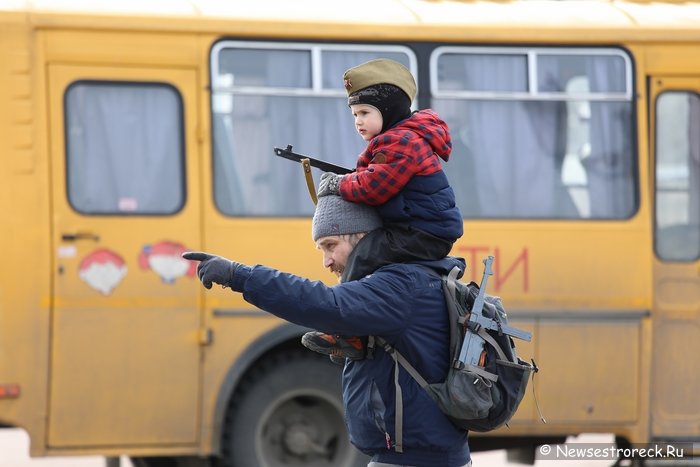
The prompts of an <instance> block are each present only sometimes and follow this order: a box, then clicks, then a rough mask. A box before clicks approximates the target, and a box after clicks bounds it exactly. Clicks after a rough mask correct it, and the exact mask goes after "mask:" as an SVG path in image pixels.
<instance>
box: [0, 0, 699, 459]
mask: <svg viewBox="0 0 700 467" xmlns="http://www.w3.org/2000/svg"><path fill="white" fill-rule="evenodd" d="M377 57H388V58H392V59H395V60H397V61H400V62H402V63H404V64H405V65H406V66H408V67H409V68H410V69H411V70H412V72H413V73H414V74H415V76H416V77H417V81H418V86H419V96H418V99H417V102H416V108H428V107H429V108H433V109H434V110H436V111H437V112H438V113H439V114H440V115H441V116H442V117H443V118H444V119H445V120H446V121H447V122H448V124H449V126H450V130H451V134H452V138H453V143H454V151H453V154H452V158H451V159H450V161H449V162H448V163H446V164H445V165H444V167H445V170H446V171H447V174H448V176H449V178H450V181H451V183H452V185H453V186H454V189H455V193H456V195H457V200H458V205H459V207H460V209H461V211H462V213H463V215H464V224H465V234H464V236H463V237H462V238H461V239H460V240H459V241H458V242H457V243H456V245H455V247H454V250H453V252H454V254H456V255H460V256H463V257H465V258H466V260H467V262H468V268H469V269H468V272H467V274H466V279H475V280H477V281H478V280H479V279H480V277H481V271H482V265H481V260H482V258H483V257H485V256H486V255H494V256H495V257H496V262H495V265H494V270H495V274H494V277H493V278H492V279H491V281H490V282H489V287H490V292H491V293H493V294H496V295H500V296H502V297H503V299H504V302H505V304H506V308H507V309H508V311H509V318H510V321H511V322H512V324H513V325H515V326H517V327H520V328H523V329H526V330H528V331H531V332H532V333H533V341H532V343H531V344H519V347H518V348H519V352H520V354H521V356H522V357H524V358H525V359H527V360H529V359H530V358H534V360H535V361H536V362H537V364H538V365H539V366H540V367H541V371H540V373H539V374H538V375H537V376H536V379H535V385H534V387H533V389H534V390H535V392H536V394H537V400H538V402H539V405H540V407H541V410H542V413H543V415H544V416H545V417H546V418H547V421H548V423H546V424H544V423H542V422H541V421H540V415H539V414H538V411H537V409H536V406H535V399H534V397H533V396H532V394H528V395H527V396H526V398H525V399H524V401H523V403H522V405H521V407H520V410H519V412H518V414H517V415H516V417H515V419H514V420H513V421H512V422H511V423H510V426H509V427H508V428H504V429H503V430H500V431H498V432H496V433H493V434H489V435H486V436H473V437H471V441H470V443H471V445H472V447H473V448H478V447H497V448H521V449H523V450H525V451H521V452H533V451H532V449H534V448H533V447H534V446H537V445H538V444H542V443H545V442H551V441H556V440H561V439H564V437H566V436H567V435H574V434H579V433H584V432H599V433H614V434H615V436H616V437H617V438H618V439H619V440H620V441H621V442H622V441H626V442H634V443H638V442H647V441H653V440H667V441H697V440H698V439H700V392H699V391H697V388H698V387H700V371H698V370H699V369H700V5H697V4H694V3H693V2H668V3H665V2H649V3H647V2H643V1H632V0H630V1H580V2H573V1H572V2H557V1H515V0H514V1H494V2H489V1H473V2H472V1H468V0H464V1H457V0H444V1H429V0H368V1H365V0H356V1H354V2H352V3H349V4H345V3H343V4H340V3H337V2H329V1H322V0H304V1H296V2H287V1H281V0H256V1H254V2H216V1H207V0H189V1H168V2H166V1H159V2H155V1H147V0H145V1H141V2H134V1H129V2H106V1H95V2H80V1H75V0H55V1H46V2H42V1H31V2H30V1H24V0H10V1H9V2H7V1H6V2H2V4H0V109H2V112H0V154H1V155H2V169H1V170H0V195H1V196H0V209H1V212H2V215H3V220H2V224H3V228H2V229H1V230H0V245H1V246H2V251H3V258H2V259H3V261H2V263H3V267H2V268H0V424H1V425H2V426H4V427H21V428H23V429H24V430H26V432H27V433H28V434H29V437H30V439H31V448H30V451H31V452H30V453H31V455H32V456H63V455H71V456H73V455H104V456H110V457H111V456H121V455H126V456H130V457H132V458H133V459H134V462H135V463H137V465H141V466H157V465H199V466H204V465H210V464H211V463H212V462H213V460H215V459H220V460H222V461H223V462H222V464H223V465H227V466H243V467H250V466H254V465H260V466H269V467H277V466H293V465H314V466H323V467H329V466H355V465H364V464H366V462H367V460H366V458H364V457H363V456H362V455H360V454H359V453H358V452H357V451H355V450H354V448H352V446H351V445H350V444H349V442H348V440H347V435H346V433H345V428H344V424H343V414H342V405H341V401H340V393H339V390H340V371H341V369H340V367H338V366H334V365H333V364H331V363H330V362H329V361H328V359H326V358H320V357H319V356H317V355H315V354H313V353H312V352H310V351H307V350H306V349H304V348H302V347H301V345H300V343H299V337H300V336H301V335H302V333H303V332H304V331H305V330H304V329H301V328H299V327H298V326H294V325H291V324H289V323H284V322H282V321H281V320H279V319H277V318H274V317H272V316H270V315H268V314H266V313H264V312H261V311H260V310H257V309H254V308H252V307H251V306H250V305H248V304H246V303H245V302H244V301H243V299H242V298H241V296H240V295H239V294H235V293H231V292H230V290H222V289H212V290H211V291H206V290H205V289H204V288H203V287H201V285H200V283H199V282H198V280H197V279H196V277H195V273H194V270H193V269H192V266H191V265H190V264H188V263H187V262H184V261H183V260H182V259H181V258H180V253H181V252H182V251H184V250H205V251H210V252H215V253H217V254H221V255H224V256H226V257H229V258H232V259H235V260H238V261H241V262H244V263H249V264H257V263H259V264H266V265H270V266H273V267H276V268H279V269H281V270H284V271H289V272H292V273H296V274H300V275H303V276H306V277H311V278H316V279H319V280H323V281H325V282H327V283H329V284H331V283H333V280H334V279H333V277H332V276H331V275H330V274H328V272H327V271H324V270H323V269H322V267H321V258H320V254H319V253H318V252H317V251H315V250H314V247H313V243H312V241H311V239H310V216H311V213H312V212H313V204H312V202H311V200H310V198H309V194H308V192H307V191H306V185H305V182H304V180H303V177H302V174H301V169H300V167H299V166H298V164H294V163H292V162H289V161H285V160H283V159H281V158H278V157H276V156H275V154H274V153H273V147H275V146H281V147H285V146H286V145H288V144H292V145H293V148H294V150H296V151H298V152H301V153H304V154H309V155H313V156H316V157H319V158H321V159H325V160H327V161H330V162H333V163H336V164H338V165H343V166H348V167H352V166H354V164H355V158H356V156H357V154H359V152H360V151H361V150H362V145H363V142H362V140H361V139H360V138H359V137H358V136H357V135H356V134H355V133H354V129H353V125H352V118H351V116H350V113H349V111H348V109H347V106H346V98H345V91H344V89H343V86H342V79H341V77H342V72H343V71H344V70H345V69H347V68H349V67H350V66H354V65H356V64H359V63H361V62H363V61H366V60H368V59H372V58H377ZM314 175H315V177H316V179H318V176H319V173H318V172H315V174H314ZM531 386H532V385H531Z"/></svg>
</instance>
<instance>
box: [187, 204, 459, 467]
mask: <svg viewBox="0 0 700 467" xmlns="http://www.w3.org/2000/svg"><path fill="white" fill-rule="evenodd" d="M379 226H381V220H380V218H379V217H378V215H377V214H376V212H375V211H374V208H371V207H369V206H366V205H362V204H355V203H351V202H347V201H344V200H342V199H341V198H340V197H339V196H324V197H322V198H320V199H319V200H318V205H317V207H316V212H315V214H314V218H313V223H312V237H313V240H314V241H315V242H316V246H317V248H319V249H320V250H321V251H322V252H323V265H324V267H327V268H329V269H330V270H331V271H332V272H334V273H335V274H336V275H337V276H338V277H340V276H341V275H342V273H343V271H344V270H345V268H346V267H347V266H348V265H350V264H351V263H352V261H353V255H352V251H353V248H354V247H355V245H357V243H359V242H361V241H362V240H363V237H364V236H365V235H366V234H367V233H368V232H371V231H373V230H374V229H377V228H378V227H379ZM183 256H184V257H185V258H187V259H191V260H197V261H201V263H200V265H199V266H198V268H197V273H198V276H199V278H200V280H201V281H202V283H203V284H204V286H205V287H206V288H211V286H212V284H213V283H217V284H221V285H223V286H226V287H230V288H231V289H232V290H234V291H236V292H242V293H243V298H244V299H245V300H246V301H248V302H249V303H251V304H253V305H255V306H257V307H259V308H260V309H262V310H265V311H267V312H269V313H272V314H274V315H276V316H278V317H280V318H283V319H285V320H287V321H290V322H292V323H296V324H299V325H302V326H306V327H314V328H315V329H320V330H323V331H324V332H327V333H329V334H347V335H374V336H382V337H383V338H384V339H386V340H387V341H388V342H390V343H391V344H393V345H394V346H395V347H396V348H397V349H399V351H400V352H401V353H402V354H403V355H404V357H405V358H406V359H408V360H409V361H410V362H411V363H412V364H413V366H414V367H415V368H416V369H417V370H418V371H419V372H420V373H421V374H422V375H423V376H424V377H425V379H427V380H428V382H431V383H432V382H439V381H443V380H444V378H445V375H446V374H447V366H448V342H449V339H448V338H447V335H448V329H449V323H448V320H447V311H446V309H445V299H444V296H443V292H442V286H441V283H440V279H439V277H438V276H437V275H435V274H431V272H430V271H429V270H428V269H427V268H426V267H428V268H432V269H434V270H435V271H437V272H438V273H439V274H446V273H447V272H448V271H449V270H450V269H452V268H453V267H454V266H455V265H459V266H460V267H461V268H462V269H464V262H463V260H461V259H457V258H452V257H447V258H445V259H443V260H440V261H433V262H426V263H423V264H422V265H418V264H408V263H401V264H391V265H388V266H383V267H381V268H379V269H377V270H376V271H375V272H374V273H373V274H371V275H368V276H366V277H363V278H361V279H359V280H351V281H347V282H341V283H340V284H338V285H336V286H333V287H327V286H326V285H324V284H323V283H321V282H314V281H311V280H308V279H304V278H302V277H298V276H294V275H291V274H286V273H282V272H280V271H277V270H274V269H271V268H268V267H265V266H260V265H257V266H253V267H250V266H246V265H243V264H240V263H237V262H234V261H230V260H228V259H225V258H221V257H219V256H213V255H209V254H207V253H185V254H184V255H183ZM394 371H395V365H394V360H393V359H392V357H391V356H390V355H389V354H387V353H386V352H385V351H384V350H383V349H382V348H377V349H375V351H374V355H373V357H372V358H366V359H363V360H356V361H350V360H347V361H346V364H345V370H344V372H343V402H344V405H345V413H346V423H347V428H348V432H349V434H350V441H351V442H352V443H353V444H354V445H355V446H356V447H358V448H359V449H360V450H361V451H363V452H365V453H366V454H368V455H371V456H372V462H370V464H369V466H370V467H382V466H391V465H403V466H416V467H461V466H466V465H471V461H470V455H469V447H468V445H467V433H466V432H464V431H461V430H459V429H457V428H455V427H454V425H452V423H451V422H450V421H449V420H448V419H447V417H445V415H444V414H443V413H442V412H441V411H440V409H439V408H438V407H437V405H436V404H435V403H434V402H433V401H432V399H431V398H430V396H428V394H427V393H426V392H425V391H424V390H423V389H422V388H421V387H420V386H419V385H418V384H417V383H416V382H415V381H414V380H413V378H411V376H410V375H409V374H407V373H405V372H404V371H403V369H401V370H400V371H399V375H398V378H399V385H400V387H401V393H402V394H401V395H402V404H400V406H401V407H402V408H403V410H402V418H403V420H402V421H401V417H399V421H398V422H397V417H396V413H395V412H396V410H395V407H396V392H397V391H396V386H395V381H394V378H395V376H396V375H395V373H394Z"/></svg>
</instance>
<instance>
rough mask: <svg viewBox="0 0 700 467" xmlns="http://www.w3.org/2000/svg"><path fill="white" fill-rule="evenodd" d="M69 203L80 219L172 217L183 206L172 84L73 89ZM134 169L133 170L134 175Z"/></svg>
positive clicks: (69, 95)
mask: <svg viewBox="0 0 700 467" xmlns="http://www.w3.org/2000/svg"><path fill="white" fill-rule="evenodd" d="M65 112H66V146H67V147H66V158H67V161H66V162H67V163H66V167H67V178H68V199H69V202H70V204H71V206H73V208H74V209H75V210H77V211H78V212H80V213H83V214H107V215H109V214H151V215H153V214H172V213H175V212H177V211H179V210H180V208H181V207H182V205H183V204H184V201H185V183H184V149H183V130H182V128H183V123H182V101H181V98H180V95H179V93H178V92H177V91H176V90H175V89H174V88H173V87H172V86H169V85H164V84H142V83H114V82H94V81H91V82H85V81H80V82H76V83H73V84H72V85H71V86H70V87H69V88H68V90H67V91H66V95H65ZM134 167H138V168H139V169H138V170H134Z"/></svg>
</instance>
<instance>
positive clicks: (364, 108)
mask: <svg viewBox="0 0 700 467" xmlns="http://www.w3.org/2000/svg"><path fill="white" fill-rule="evenodd" d="M350 111H351V112H352V116H353V117H355V128H356V129H357V132H358V133H359V134H360V136H362V139H363V140H365V141H369V140H371V139H372V138H374V137H375V136H377V135H378V134H379V133H381V132H382V124H383V123H384V122H383V120H382V113H381V112H380V111H379V109H377V108H376V107H374V106H372V105H369V104H354V105H351V106H350Z"/></svg>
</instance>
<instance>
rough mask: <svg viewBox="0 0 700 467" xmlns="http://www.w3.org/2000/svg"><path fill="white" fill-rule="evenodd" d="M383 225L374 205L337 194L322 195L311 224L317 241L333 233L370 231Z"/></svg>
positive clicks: (312, 233)
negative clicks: (354, 201) (353, 201)
mask: <svg viewBox="0 0 700 467" xmlns="http://www.w3.org/2000/svg"><path fill="white" fill-rule="evenodd" d="M381 226H382V219H381V218H380V217H379V214H377V210H376V209H374V208H373V207H371V206H367V205H366V204H359V203H351V202H350V201H345V200H344V199H343V198H341V197H340V196H336V195H328V196H321V197H320V198H318V204H317V205H316V212H315V213H314V219H313V221H312V224H311V237H312V238H313V240H314V242H315V241H316V240H318V239H319V238H322V237H329V236H332V235H345V234H353V233H359V232H370V231H372V230H374V229H377V228H379V227H381Z"/></svg>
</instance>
